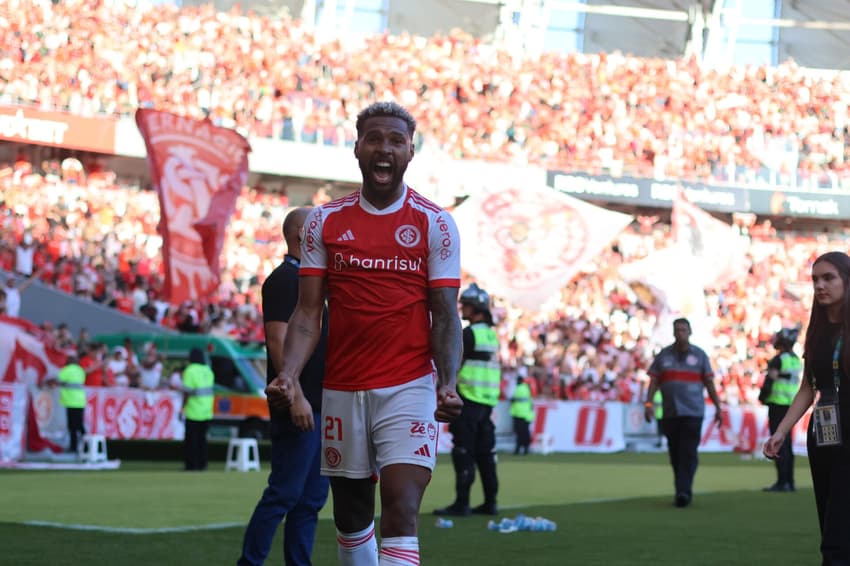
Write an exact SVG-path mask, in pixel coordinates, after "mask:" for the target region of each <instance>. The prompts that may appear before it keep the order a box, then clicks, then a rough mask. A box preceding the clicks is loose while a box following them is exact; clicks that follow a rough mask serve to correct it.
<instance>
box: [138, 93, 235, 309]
mask: <svg viewBox="0 0 850 566" xmlns="http://www.w3.org/2000/svg"><path fill="white" fill-rule="evenodd" d="M136 125H137V126H138V127H139V131H140V132H141V133H142V137H143V138H144V140H145V146H146V147H147V151H148V166H149V167H150V172H151V177H152V179H153V183H154V185H155V186H156V189H157V194H158V195H159V206H160V226H159V230H160V233H161V234H162V239H163V262H164V264H165V286H164V288H163V293H164V295H165V297H166V298H167V299H168V300H169V301H170V302H171V303H172V304H177V303H182V302H183V301H185V300H189V299H199V298H203V297H205V296H208V295H210V294H211V293H212V292H213V291H215V289H216V288H218V285H219V283H220V281H221V270H220V266H219V257H220V256H221V250H222V247H223V245H224V234H225V230H226V228H227V225H228V223H229V221H230V216H231V215H232V214H233V210H234V209H235V207H236V198H237V197H238V196H239V193H240V191H241V190H242V187H243V186H244V185H245V181H246V180H247V178H248V153H249V152H250V151H251V147H250V145H249V144H248V141H247V140H246V139H245V138H244V137H242V136H241V135H240V134H239V133H237V132H235V131H234V130H230V129H227V128H221V127H218V126H215V125H213V124H212V123H211V122H209V121H205V120H194V119H191V118H184V117H181V116H177V115H175V114H170V113H168V112H161V111H158V110H149V109H139V110H138V111H136Z"/></svg>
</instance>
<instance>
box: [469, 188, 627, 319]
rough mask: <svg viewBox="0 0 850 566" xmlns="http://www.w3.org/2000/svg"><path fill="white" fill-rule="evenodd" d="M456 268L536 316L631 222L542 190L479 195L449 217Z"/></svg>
mask: <svg viewBox="0 0 850 566" xmlns="http://www.w3.org/2000/svg"><path fill="white" fill-rule="evenodd" d="M452 214H453V215H454V217H455V220H456V222H457V225H458V228H459V230H460V233H461V242H462V246H461V265H462V267H463V269H464V270H465V271H466V272H468V273H470V274H471V275H473V276H474V277H475V278H476V279H477V280H478V282H479V283H480V285H481V286H482V287H484V288H485V289H487V291H489V292H490V293H491V294H493V295H499V296H501V297H504V298H506V299H508V300H510V301H511V302H513V303H514V304H516V305H517V306H520V307H523V308H526V309H530V310H539V309H540V306H541V304H543V303H544V302H545V301H547V300H548V299H551V298H552V297H553V296H555V295H556V294H557V293H558V292H559V291H560V290H561V289H562V288H563V287H564V285H566V284H567V283H568V282H569V280H570V279H571V278H572V277H573V276H574V275H575V274H576V273H577V272H578V271H579V270H580V269H581V268H583V267H584V266H586V265H587V264H588V263H589V262H590V261H591V260H592V259H593V258H595V257H596V256H597V255H598V254H599V252H600V251H601V250H602V249H603V248H605V247H606V246H608V245H610V243H611V240H612V239H613V238H614V237H615V236H616V235H617V234H619V233H620V232H621V231H622V230H623V229H624V228H625V227H626V226H627V225H628V224H629V222H631V221H632V217H631V216H629V215H627V214H621V213H619V212H613V211H610V210H606V209H604V208H600V207H598V206H594V205H592V204H589V203H587V202H584V201H582V200H579V199H576V198H573V197H570V196H567V195H565V194H563V193H559V192H557V191H553V190H552V189H550V188H548V187H545V186H530V187H523V188H508V189H504V190H501V191H492V192H486V191H482V192H480V193H476V194H475V195H473V196H471V197H470V198H468V199H467V200H466V201H464V202H463V203H462V204H461V205H460V206H458V207H457V208H456V209H455V210H454V212H453V213H452Z"/></svg>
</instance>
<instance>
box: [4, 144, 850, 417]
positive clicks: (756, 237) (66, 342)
mask: <svg viewBox="0 0 850 566" xmlns="http://www.w3.org/2000/svg"><path fill="white" fill-rule="evenodd" d="M94 170H96V171H97V172H96V173H93V174H92V175H89V176H85V175H83V176H77V175H74V176H72V177H71V178H70V179H69V178H68V174H67V173H63V171H62V169H61V167H58V168H57V164H55V163H50V162H48V163H43V164H42V165H41V167H38V168H34V167H33V166H32V165H30V164H29V163H27V162H26V161H25V160H23V159H19V160H18V162H17V163H16V164H14V165H10V166H9V167H7V168H5V169H4V168H0V190H2V194H3V200H2V204H0V267H2V268H3V269H4V270H6V271H9V272H15V273H16V274H17V276H18V279H19V281H22V282H19V283H16V285H17V286H18V289H19V290H20V289H21V287H22V286H23V285H26V278H28V277H30V278H32V277H35V278H38V279H39V280H41V281H42V282H43V283H46V284H49V285H52V286H54V287H56V288H58V289H60V290H62V291H65V292H67V293H69V294H74V295H76V296H78V297H81V298H84V299H88V300H92V301H96V302H99V303H102V304H106V305H109V306H112V307H115V308H117V309H120V310H122V311H124V312H126V313H128V314H135V315H136V316H140V317H147V318H148V319H150V320H151V321H153V322H156V323H159V324H161V325H163V326H166V327H170V328H176V329H179V330H182V331H185V332H206V333H210V334H214V335H219V336H231V337H235V338H239V339H248V340H262V338H263V335H262V332H263V330H262V323H261V321H262V316H261V313H260V312H259V309H258V305H257V302H258V301H257V297H259V286H260V285H261V283H262V281H263V280H264V279H265V277H266V276H267V275H268V274H269V273H271V271H272V269H273V268H274V267H275V266H276V265H277V264H278V263H279V262H280V260H281V258H282V257H283V254H284V252H285V245H284V243H283V241H282V238H281V237H280V226H281V223H282V219H283V216H284V215H285V213H286V200H285V197H284V196H282V195H279V194H271V193H268V192H266V191H262V190H258V189H246V190H245V191H244V192H243V195H242V196H241V197H240V198H239V200H238V201H237V206H236V211H235V213H234V217H233V222H232V224H231V229H230V230H229V231H228V236H227V242H226V246H225V255H224V257H223V283H222V286H221V288H220V289H219V292H218V294H217V295H216V296H215V297H211V298H210V300H209V301H207V302H205V303H203V304H200V303H192V304H183V305H173V306H172V305H168V303H166V302H165V301H163V300H162V297H161V296H160V295H159V292H160V290H161V287H162V277H161V270H162V265H161V262H160V257H161V256H160V253H161V252H160V246H161V239H160V237H159V235H158V234H157V232H156V227H157V223H158V222H159V214H158V210H159V206H158V203H157V202H156V195H155V193H154V192H152V191H149V190H142V189H140V188H138V187H129V186H125V185H121V184H119V183H118V182H117V181H116V179H115V176H114V174H111V173H109V172H106V171H103V170H97V169H96V168H94ZM741 230H742V231H743V232H744V233H745V235H746V236H747V237H748V239H749V242H750V245H749V249H748V257H749V259H750V261H751V264H752V266H751V268H750V271H749V274H748V275H747V276H746V277H745V278H744V279H742V280H737V281H735V282H733V283H732V284H730V285H728V286H726V287H725V288H723V289H717V290H714V291H712V292H710V293H708V295H707V302H708V304H709V307H710V308H709V310H710V318H709V322H710V324H711V326H712V327H713V329H712V331H711V340H712V341H713V343H711V344H704V343H703V344H698V345H700V346H703V347H704V348H706V349H708V350H709V351H712V350H713V351H715V352H716V355H715V356H714V358H713V362H714V364H715V368H716V370H717V379H718V389H719V391H720V392H721V395H722V396H723V397H724V400H725V401H726V402H729V403H752V402H754V401H755V399H756V396H757V387H758V385H759V384H760V381H761V379H762V376H763V372H764V368H765V365H766V362H767V359H768V358H769V356H770V355H771V349H770V346H769V344H770V337H771V336H772V334H773V333H774V332H776V331H777V330H778V329H780V328H781V327H783V326H792V325H794V324H796V323H805V322H806V321H807V317H806V315H805V309H806V308H807V306H808V305H809V304H810V303H811V289H810V283H808V269H809V266H810V264H811V262H812V261H813V259H814V258H815V257H817V256H818V255H819V254H821V253H823V252H825V251H827V250H831V249H846V247H847V245H848V242H847V239H846V238H841V239H836V238H837V237H829V236H827V235H825V234H819V235H817V236H807V235H803V234H793V233H777V232H776V231H775V230H774V229H773V228H772V227H771V226H770V223H769V221H765V222H764V223H761V224H758V225H754V226H750V227H745V226H741ZM670 242H671V234H670V226H669V225H667V224H664V223H661V222H659V221H658V219H657V218H655V217H647V216H639V217H638V218H637V221H636V222H634V223H633V224H632V226H630V227H629V228H627V229H626V230H625V231H624V232H623V233H622V234H621V235H620V236H619V237H618V238H617V240H616V241H615V242H614V244H613V245H612V246H611V247H610V248H609V249H607V250H606V251H605V252H604V253H603V254H602V255H600V256H599V257H598V258H597V259H596V260H595V261H594V262H593V264H592V265H588V266H586V267H585V269H584V271H583V273H581V274H580V276H577V277H576V278H574V279H573V281H571V282H570V283H569V284H568V285H567V286H566V287H565V288H564V290H563V292H562V294H561V300H560V303H559V304H558V306H557V308H556V309H555V311H553V312H547V313H546V314H534V313H529V312H524V311H522V310H519V309H515V308H513V307H512V306H511V305H510V304H508V303H506V302H504V301H499V302H498V303H497V305H496V308H495V311H494V314H495V315H496V317H497V319H498V323H499V324H498V329H499V332H500V333H501V343H502V344H503V351H502V352H501V360H502V363H503V365H504V367H505V368H506V371H505V383H506V384H507V383H512V381H513V375H514V372H515V371H519V368H523V367H524V368H526V370H527V371H529V373H530V375H531V377H532V378H533V379H532V380H531V382H532V383H533V385H534V387H535V389H536V394H537V395H538V396H543V397H550V398H560V399H589V400H599V401H606V400H622V401H632V400H635V399H637V398H639V394H640V391H641V388H642V387H643V386H644V383H645V380H646V374H645V371H646V368H647V367H648V364H649V362H650V361H651V358H652V355H653V354H654V348H656V347H657V346H658V344H657V343H653V340H654V335H653V333H654V332H655V329H656V322H657V320H658V318H659V312H658V308H657V305H654V304H651V303H648V302H647V301H645V300H644V299H643V298H642V297H641V295H640V294H639V293H636V292H635V290H634V289H633V288H631V287H630V286H629V285H627V284H626V283H625V282H623V281H622V279H621V278H620V277H619V276H618V268H619V267H620V265H622V264H624V263H629V262H632V261H635V260H637V259H641V258H643V257H646V256H647V255H649V254H650V253H652V252H653V251H654V250H659V249H663V248H665V247H667V246H669V245H670ZM768 259H769V261H767V260H768ZM479 283H480V284H481V285H482V286H483V287H486V286H487V282H486V281H480V282H479ZM7 290H8V289H7ZM10 294H13V292H11V291H10ZM36 322H37V321H36ZM48 330H50V331H51V332H53V330H54V329H53V328H52V327H51V328H48ZM60 330H62V329H61V328H59V329H56V331H57V332H58V333H57V341H58V344H59V346H60V347H61V348H65V349H68V348H72V347H73V346H74V344H76V342H75V341H74V340H72V338H71V337H70V336H68V335H67V328H65V329H64V330H63V331H62V332H59V331H60ZM80 341H81V342H84V340H83V339H82V338H81V339H80ZM148 353H149V352H142V351H139V352H137V355H140V356H142V357H143V358H144V357H145V355H146V354H148ZM80 354H81V355H82V351H81V352H80ZM93 356H95V357H97V358H99V359H103V358H106V362H108V363H109V364H111V365H112V366H114V367H112V368H111V375H112V378H111V379H112V380H113V381H109V379H107V378H104V379H106V383H115V384H120V383H126V384H143V383H145V382H146V380H145V378H144V377H143V376H142V375H141V373H140V372H132V371H131V372H129V373H128V372H127V370H126V367H124V369H122V364H124V365H125V366H126V365H130V366H133V367H139V366H140V362H133V360H132V357H131V356H130V355H129V354H127V353H125V354H121V353H118V352H115V351H113V352H106V351H102V350H99V351H97V352H95V353H94V354H93Z"/></svg>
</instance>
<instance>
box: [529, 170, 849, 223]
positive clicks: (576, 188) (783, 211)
mask: <svg viewBox="0 0 850 566" xmlns="http://www.w3.org/2000/svg"><path fill="white" fill-rule="evenodd" d="M546 184H547V185H549V186H550V187H552V188H554V189H555V190H557V191H559V192H561V193H565V194H569V195H572V196H576V197H579V198H581V199H584V200H589V201H594V202H597V203H606V202H614V203H623V204H632V205H635V206H652V207H658V208H671V207H672V206H673V200H674V199H675V198H676V192H677V191H679V190H684V191H685V194H686V195H687V198H688V200H689V201H690V202H692V203H694V204H695V205H697V206H699V207H700V208H704V209H706V210H713V211H717V212H752V213H755V214H762V215H773V216H801V217H809V218H833V219H836V220H839V219H842V218H847V217H848V216H850V194H847V193H838V192H835V191H832V190H829V189H819V190H814V191H806V190H802V189H792V188H786V187H781V188H780V187H773V188H771V187H765V188H753V187H739V186H721V185H706V184H703V183H689V182H685V181H656V180H654V179H646V178H640V177H610V176H605V175H600V176H591V175H587V174H584V173H567V172H563V171H548V172H547V174H546Z"/></svg>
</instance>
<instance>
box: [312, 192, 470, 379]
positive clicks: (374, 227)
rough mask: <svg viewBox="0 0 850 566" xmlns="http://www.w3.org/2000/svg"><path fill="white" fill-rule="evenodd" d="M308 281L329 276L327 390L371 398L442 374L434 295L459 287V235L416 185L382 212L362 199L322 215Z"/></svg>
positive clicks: (325, 208) (316, 223)
mask: <svg viewBox="0 0 850 566" xmlns="http://www.w3.org/2000/svg"><path fill="white" fill-rule="evenodd" d="M304 228H305V237H304V240H303V242H302V244H301V269H300V274H301V275H302V276H304V275H307V276H310V275H313V276H321V277H325V278H327V289H328V311H329V315H330V322H329V327H328V357H327V360H326V369H325V379H324V386H325V387H326V388H327V389H336V390H342V391H362V390H366V389H377V388H380V387H391V386H393V385H399V384H402V383H406V382H408V381H411V380H413V379H416V378H418V377H422V376H423V375H426V374H428V373H429V372H432V371H433V363H432V361H431V359H432V355H431V335H430V332H431V318H430V310H429V308H428V289H429V288H435V287H456V288H457V287H460V236H459V234H458V230H457V226H456V225H455V222H454V219H453V218H452V217H451V215H450V214H449V213H448V212H446V211H445V210H443V209H442V208H440V207H439V206H437V205H436V204H434V203H433V202H431V201H429V200H428V199H426V198H425V197H423V196H422V195H420V194H418V193H417V192H415V191H414V190H413V189H411V188H410V187H406V188H405V192H404V196H403V197H402V198H401V199H399V200H398V202H396V203H394V204H392V205H391V206H389V207H387V208H385V209H383V210H377V209H376V208H375V207H373V206H372V205H371V204H369V202H368V201H366V200H365V199H364V198H362V197H361V195H360V192H359V191H358V192H356V193H353V194H351V195H349V196H347V197H344V198H342V199H338V200H335V201H333V202H330V203H327V204H324V205H322V206H319V207H317V208H315V209H313V210H312V211H311V213H310V215H309V216H308V218H307V220H306V221H305V223H304Z"/></svg>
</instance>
